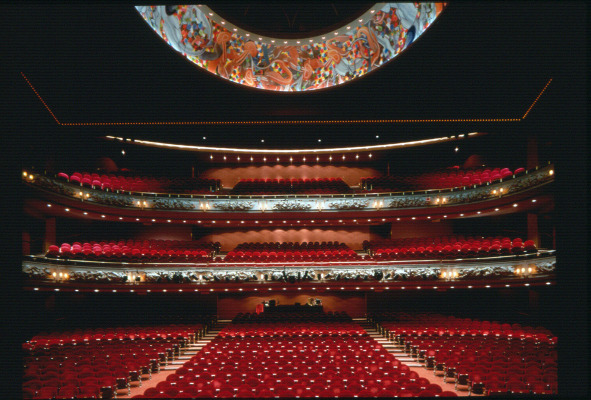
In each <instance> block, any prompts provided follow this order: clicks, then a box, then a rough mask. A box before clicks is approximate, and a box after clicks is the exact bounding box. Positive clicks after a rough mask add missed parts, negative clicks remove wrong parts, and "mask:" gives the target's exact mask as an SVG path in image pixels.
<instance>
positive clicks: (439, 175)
mask: <svg viewBox="0 0 591 400" xmlns="http://www.w3.org/2000/svg"><path fill="white" fill-rule="evenodd" d="M524 172H525V169H524V168H517V169H516V170H515V174H518V173H519V174H522V173H524ZM512 175H513V173H512V172H511V170H510V169H508V168H503V169H499V168H495V169H494V170H492V171H491V170H490V169H476V170H470V171H464V170H452V171H443V172H433V173H426V174H422V175H417V176H398V175H393V176H381V177H368V178H362V179H361V182H360V187H361V188H363V190H366V191H372V192H384V191H386V192H403V191H411V190H425V189H446V188H453V187H464V186H472V185H481V184H484V183H488V182H494V181H496V180H499V179H501V178H502V179H505V178H508V177H510V176H512Z"/></svg>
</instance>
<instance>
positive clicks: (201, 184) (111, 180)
mask: <svg viewBox="0 0 591 400" xmlns="http://www.w3.org/2000/svg"><path fill="white" fill-rule="evenodd" d="M57 177H58V178H59V179H65V180H69V182H70V183H74V184H78V185H81V186H88V187H93V188H94V189H102V190H111V191H116V190H123V191H134V192H152V193H194V194H200V193H201V194H206V193H211V192H215V191H217V190H219V189H220V188H221V182H220V180H219V179H204V178H153V177H137V176H127V177H126V176H121V175H119V176H115V175H108V176H107V175H100V176H99V175H98V174H92V175H91V174H88V173H84V174H81V173H80V172H74V173H73V174H72V175H71V176H70V177H69V178H68V174H66V173H65V172H59V173H58V174H57Z"/></svg>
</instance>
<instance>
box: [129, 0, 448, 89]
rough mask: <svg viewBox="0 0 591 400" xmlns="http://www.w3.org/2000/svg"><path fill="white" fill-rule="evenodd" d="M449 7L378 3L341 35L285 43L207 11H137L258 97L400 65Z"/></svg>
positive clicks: (183, 49)
mask: <svg viewBox="0 0 591 400" xmlns="http://www.w3.org/2000/svg"><path fill="white" fill-rule="evenodd" d="M445 5H446V3H377V4H375V5H374V6H373V7H372V8H371V9H370V10H368V11H367V12H366V13H365V14H364V15H362V16H361V17H360V18H359V19H357V20H355V21H352V22H351V23H350V24H347V25H345V26H343V27H342V28H340V29H337V30H336V31H334V32H330V33H326V34H325V35H321V36H316V37H311V38H310V37H307V38H301V39H290V40H284V39H277V38H268V37H262V36H260V35H257V34H255V33H251V32H247V31H245V30H243V29H240V28H239V27H236V26H234V25H232V24H230V23H229V22H226V21H224V20H222V19H221V18H220V17H219V16H217V15H216V14H215V13H214V12H213V11H212V10H210V9H209V8H208V7H207V6H204V5H178V6H137V7H136V9H137V10H138V12H139V13H140V14H141V16H142V17H143V18H144V19H145V20H146V22H147V23H148V24H149V25H150V27H151V28H152V29H154V31H155V32H156V33H157V34H158V35H160V37H162V39H164V40H165V41H166V42H167V43H168V44H169V45H170V46H171V47H172V48H173V49H175V50H176V51H178V52H180V53H181V54H183V56H185V57H186V58H187V59H189V60H190V61H191V62H193V63H195V64H196V65H197V66H199V67H201V68H204V69H206V70H207V71H209V72H211V73H213V74H215V75H217V76H220V77H222V78H225V79H228V80H230V81H232V82H235V83H238V84H242V85H247V86H250V87H253V88H257V89H264V90H274V91H285V92H300V91H307V90H315V89H322V88H329V87H333V86H336V85H339V84H342V83H345V82H348V81H350V80H352V79H356V78H359V77H361V76H363V75H365V74H367V73H368V72H371V71H372V70H375V69H376V68H378V67H380V66H382V65H383V64H384V63H386V62H388V61H390V60H392V59H393V58H394V57H396V56H397V55H398V54H400V53H401V52H402V51H404V50H405V49H406V48H407V47H408V46H409V45H410V44H411V43H413V42H414V41H415V40H416V39H417V38H418V37H419V36H420V35H421V34H423V32H424V31H425V30H426V29H427V28H428V27H429V26H430V25H431V24H432V23H433V21H435V19H436V18H437V17H438V16H439V14H440V12H441V11H442V10H443V8H444V7H445Z"/></svg>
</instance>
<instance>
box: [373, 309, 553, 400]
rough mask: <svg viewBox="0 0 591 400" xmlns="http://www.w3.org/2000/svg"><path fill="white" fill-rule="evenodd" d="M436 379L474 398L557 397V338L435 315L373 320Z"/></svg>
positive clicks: (537, 330)
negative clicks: (491, 396) (448, 383)
mask: <svg viewBox="0 0 591 400" xmlns="http://www.w3.org/2000/svg"><path fill="white" fill-rule="evenodd" d="M369 318H370V319H371V320H372V321H373V322H375V323H377V324H378V325H379V327H380V329H381V331H382V332H383V333H385V334H386V335H387V336H388V337H389V338H390V339H391V340H394V342H395V343H397V344H400V345H404V346H405V349H406V352H407V353H408V354H411V355H412V356H413V357H416V358H417V359H418V360H419V361H423V362H425V365H426V368H427V369H430V370H433V373H434V375H440V376H443V378H444V381H446V382H455V385H456V388H458V387H461V386H465V387H466V388H467V389H468V390H469V391H470V392H471V393H474V394H488V395H507V394H513V395H524V394H556V393H557V352H556V342H557V338H556V337H554V336H553V335H552V333H551V332H550V331H548V330H547V329H545V328H541V327H537V328H532V327H527V326H521V325H519V324H513V325H511V324H508V323H504V324H501V323H499V322H495V321H493V322H491V321H478V320H471V319H461V318H456V317H450V316H442V315H437V314H414V315H413V314H403V313H396V312H387V313H378V314H373V315H371V316H370V317H369Z"/></svg>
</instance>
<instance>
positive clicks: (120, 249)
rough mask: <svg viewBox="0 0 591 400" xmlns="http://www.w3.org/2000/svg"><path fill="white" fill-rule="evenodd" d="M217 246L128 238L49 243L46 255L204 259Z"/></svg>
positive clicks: (102, 258) (100, 258)
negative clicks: (59, 244) (58, 243)
mask: <svg viewBox="0 0 591 400" xmlns="http://www.w3.org/2000/svg"><path fill="white" fill-rule="evenodd" d="M219 248H220V244H219V243H213V242H196V241H195V242H194V241H182V240H132V239H130V240H119V241H101V242H96V241H92V242H85V243H80V242H74V243H73V244H71V245H70V244H69V243H62V245H61V246H60V247H58V246H56V245H51V246H49V250H48V251H47V254H46V257H50V258H64V259H80V260H94V261H113V262H117V261H130V262H203V261H208V260H211V257H212V255H213V254H214V253H215V252H217V251H218V250H219Z"/></svg>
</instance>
